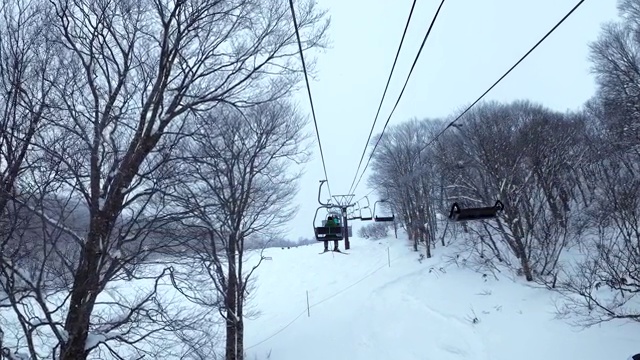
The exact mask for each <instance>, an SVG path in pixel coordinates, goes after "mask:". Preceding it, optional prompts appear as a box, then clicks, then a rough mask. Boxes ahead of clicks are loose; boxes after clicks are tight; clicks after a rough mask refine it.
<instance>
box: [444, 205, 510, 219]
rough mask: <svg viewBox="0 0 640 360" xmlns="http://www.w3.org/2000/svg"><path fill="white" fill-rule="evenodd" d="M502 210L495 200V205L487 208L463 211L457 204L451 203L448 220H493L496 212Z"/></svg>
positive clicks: (472, 208)
mask: <svg viewBox="0 0 640 360" xmlns="http://www.w3.org/2000/svg"><path fill="white" fill-rule="evenodd" d="M502 210H504V205H503V204H502V202H501V201H500V200H497V201H496V203H495V205H493V206H487V207H470V208H466V209H463V208H462V207H460V205H458V203H453V205H452V206H451V212H449V220H451V221H456V222H458V221H470V220H486V219H494V218H495V217H496V216H497V215H498V212H500V211H502Z"/></svg>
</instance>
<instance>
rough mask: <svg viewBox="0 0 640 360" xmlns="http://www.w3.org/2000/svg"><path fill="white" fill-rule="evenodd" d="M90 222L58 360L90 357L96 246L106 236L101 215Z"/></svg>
mask: <svg viewBox="0 0 640 360" xmlns="http://www.w3.org/2000/svg"><path fill="white" fill-rule="evenodd" d="M92 222H93V224H91V231H90V232H89V234H88V235H87V243H86V246H85V247H84V249H83V251H82V256H81V258H80V264H79V265H78V268H77V270H76V273H75V276H74V284H73V289H72V291H71V299H70V302H69V312H68V313H67V318H66V321H65V324H64V329H65V331H66V332H67V333H68V334H69V339H68V340H67V342H66V343H65V344H64V345H63V346H62V348H61V351H60V360H85V359H86V358H87V356H88V355H89V352H88V351H86V350H85V346H86V343H87V337H88V335H89V324H90V322H91V313H92V312H93V307H94V306H95V300H96V298H97V296H98V293H99V281H100V279H99V274H98V272H97V271H98V270H97V269H98V265H99V264H98V262H99V260H100V256H101V254H100V249H98V244H100V237H102V236H105V235H104V234H105V233H106V223H105V220H104V219H103V217H102V216H101V215H97V216H95V217H94V219H93V221H92Z"/></svg>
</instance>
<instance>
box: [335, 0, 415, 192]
mask: <svg viewBox="0 0 640 360" xmlns="http://www.w3.org/2000/svg"><path fill="white" fill-rule="evenodd" d="M417 2H418V0H413V4H412V5H411V11H409V17H408V18H407V24H406V25H405V26H404V31H403V32H402V38H401V39H400V45H398V51H396V57H395V59H393V65H392V66H391V72H390V73H389V78H388V79H387V85H385V87H384V92H383V93H382V98H380V105H378V111H377V112H376V117H375V118H374V119H373V124H372V125H371V130H370V131H369V137H367V141H365V143H364V149H363V150H362V156H361V157H360V162H359V163H358V168H357V169H356V174H355V175H354V176H353V181H352V182H351V187H349V192H347V194H351V189H353V184H355V182H356V179H357V178H358V172H359V171H360V166H361V165H362V160H364V157H365V155H366V154H367V147H368V146H369V141H370V140H371V135H372V134H373V129H374V128H375V126H376V122H377V121H378V116H379V115H380V109H382V103H383V102H384V98H385V96H386V95H387V90H388V89H389V83H391V77H392V76H393V71H394V70H395V68H396V63H397V62H398V56H399V55H400V50H401V49H402V44H403V43H404V38H405V36H406V35H407V29H408V28H409V23H410V22H411V17H412V16H413V9H415V7H416V3H417Z"/></svg>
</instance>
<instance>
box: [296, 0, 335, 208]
mask: <svg viewBox="0 0 640 360" xmlns="http://www.w3.org/2000/svg"><path fill="white" fill-rule="evenodd" d="M289 7H290V8H291V17H292V18H293V27H294V29H295V31H296V39H297V41H298V50H299V53H300V60H301V62H302V71H303V72H304V80H305V82H306V83H307V94H308V95H309V103H310V104H311V115H312V116H313V124H314V125H315V129H316V136H317V137H318V147H320V158H321V159H322V169H323V170H324V177H325V179H326V180H327V189H328V190H329V196H331V187H330V186H329V176H328V175H327V165H326V163H325V161H324V153H323V151H322V142H321V141H320V131H319V130H318V120H317V119H316V110H315V108H314V106H313V97H312V96H311V86H310V85H309V75H308V74H307V65H306V64H305V62H304V55H303V54H302V41H300V32H299V31H298V21H297V20H296V11H295V9H294V7H293V0H289Z"/></svg>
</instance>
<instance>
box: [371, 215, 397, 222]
mask: <svg viewBox="0 0 640 360" xmlns="http://www.w3.org/2000/svg"><path fill="white" fill-rule="evenodd" d="M395 219H396V217H395V216H376V217H375V219H374V221H376V222H391V221H395Z"/></svg>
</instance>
